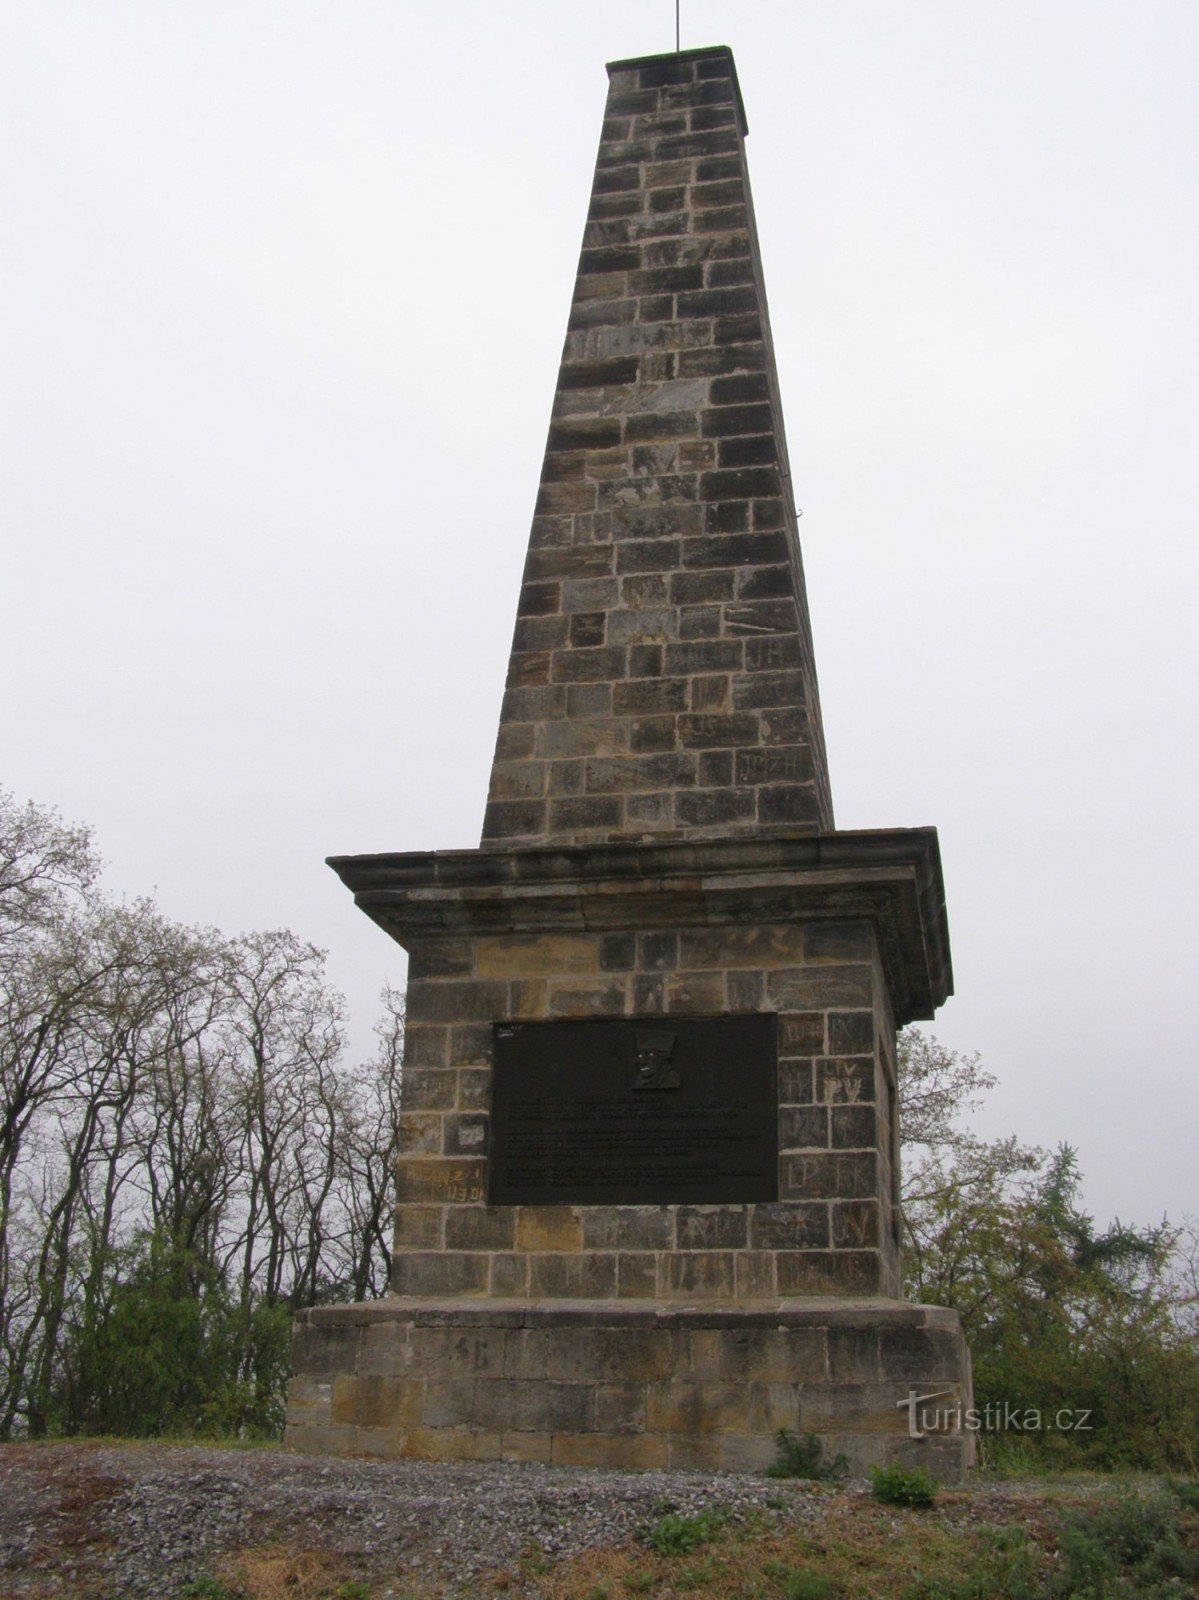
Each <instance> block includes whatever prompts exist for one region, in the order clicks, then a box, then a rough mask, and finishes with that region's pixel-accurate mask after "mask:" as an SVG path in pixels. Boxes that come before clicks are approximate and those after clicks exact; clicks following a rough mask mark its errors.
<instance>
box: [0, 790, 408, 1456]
mask: <svg viewBox="0 0 1199 1600" xmlns="http://www.w3.org/2000/svg"><path fill="white" fill-rule="evenodd" d="M98 867H99V863H98V859H97V856H96V852H95V848H94V845H93V842H92V839H91V836H90V834H89V832H88V830H87V829H85V828H80V827H71V826H68V825H66V824H64V823H63V822H62V821H61V820H60V819H59V817H58V816H57V815H56V814H55V813H54V812H52V811H49V810H47V809H46V808H44V807H40V806H37V805H34V804H32V803H31V804H28V805H26V806H24V807H21V806H18V805H16V804H15V803H14V802H13V801H12V799H11V797H9V796H8V795H6V794H0V1438H8V1437H12V1436H13V1435H14V1434H20V1435H26V1434H27V1435H29V1436H35V1437H36V1436H38V1435H44V1434H46V1433H49V1432H59V1433H68V1434H69V1433H78V1432H111V1433H157V1432H169V1431H204V1432H219V1433H234V1434H248V1435H253V1434H264V1435H270V1434H274V1433H277V1432H278V1430H279V1428H280V1426H281V1419H282V1403H283V1393H284V1387H285V1382H286V1374H287V1364H288V1347H289V1337H290V1324H291V1317H292V1313H293V1312H294V1311H295V1310H296V1309H297V1308H298V1307H301V1306H308V1305H313V1304H315V1303H317V1302H318V1301H323V1300H329V1301H337V1300H361V1299H366V1298H369V1297H371V1296H374V1295H378V1294H381V1293H383V1292H384V1290H385V1287H386V1284H387V1279H388V1273H389V1270H390V1223H391V1218H390V1200H389V1184H390V1172H391V1167H392V1164H393V1161H394V1156H395V1138H396V1135H395V1129H396V1124H397V1113H398V1102H399V1087H400V1064H401V1056H402V1048H403V1026H404V1019H403V1001H402V997H401V996H400V995H399V994H397V993H394V992H391V991H385V993H384V996H383V1015H382V1018H381V1021H380V1023H379V1025H378V1028H377V1048H376V1050H375V1052H374V1054H373V1055H372V1056H371V1057H370V1058H369V1059H368V1060H366V1061H363V1062H352V1061H351V1060H350V1058H349V1054H348V1051H347V1045H346V1035H345V1010H344V1003H343V1001H342V999H341V997H340V995H339V994H338V993H337V992H336V991H335V990H334V989H333V988H332V987H331V985H330V983H329V981H328V979H327V977H326V974H325V958H324V956H323V954H322V952H321V951H319V950H317V949H316V948H314V947H313V946H312V945H310V944H305V943H304V942H303V941H301V940H300V939H298V938H296V937H295V935H294V934H292V933H289V932H286V931H282V930H275V931H270V932H263V933H251V934H245V935H241V936H238V937H233V938H230V937H226V936H224V935H222V934H220V933H218V932H216V931H214V930H212V929H204V928H189V927H183V926H181V925H180V924H178V923H176V922H173V921H171V920H170V919H169V918H168V917H166V916H164V915H163V914H162V912H161V911H160V910H159V909H158V907H157V906H156V905H155V904H154V903H153V902H152V901H149V900H137V901H133V902H131V903H118V902H115V901H113V900H112V899H110V898H108V897H106V896H105V895H104V894H102V893H101V892H100V891H99V889H98V887H97V876H98Z"/></svg>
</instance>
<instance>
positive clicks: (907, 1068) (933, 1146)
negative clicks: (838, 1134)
mask: <svg viewBox="0 0 1199 1600" xmlns="http://www.w3.org/2000/svg"><path fill="white" fill-rule="evenodd" d="M899 1054H900V1064H899V1078H900V1095H899V1100H900V1120H901V1133H902V1139H903V1154H904V1163H903V1167H904V1170H903V1218H904V1229H905V1239H904V1245H905V1249H904V1266H905V1274H906V1292H907V1295H908V1297H909V1298H910V1299H913V1300H923V1301H925V1302H926V1303H928V1304H931V1305H943V1306H952V1307H954V1309H956V1310H957V1311H958V1313H959V1314H960V1316H961V1319H962V1325H963V1328H964V1330H965V1334H966V1338H967V1342H968V1343H969V1345H970V1350H971V1354H972V1357H973V1363H974V1387H975V1401H976V1410H979V1411H981V1412H984V1413H986V1412H987V1411H988V1408H989V1415H990V1418H991V1419H992V1420H995V1421H997V1424H998V1425H997V1426H995V1427H993V1429H992V1431H990V1432H988V1433H984V1434H983V1436H982V1442H983V1447H984V1456H985V1457H986V1458H988V1459H989V1460H990V1462H991V1463H992V1464H993V1465H1011V1466H1014V1467H1017V1468H1019V1467H1022V1466H1037V1465H1041V1464H1048V1465H1054V1464H1057V1465H1062V1466H1068V1465H1069V1466H1079V1465H1086V1466H1094V1467H1097V1468H1104V1469H1111V1468H1140V1469H1145V1470H1167V1471H1174V1472H1182V1473H1186V1474H1189V1475H1191V1476H1199V1235H1197V1231H1196V1226H1195V1223H1194V1221H1193V1220H1192V1221H1191V1222H1189V1223H1188V1224H1185V1225H1181V1226H1172V1225H1171V1224H1170V1223H1169V1222H1168V1221H1167V1220H1165V1219H1163V1221H1162V1222H1161V1223H1159V1224H1158V1225H1157V1226H1154V1227H1146V1228H1138V1227H1132V1226H1129V1225H1127V1224H1125V1223H1121V1222H1120V1221H1118V1220H1117V1221H1115V1222H1113V1223H1112V1224H1110V1225H1109V1226H1108V1227H1105V1228H1099V1227H1097V1226H1096V1223H1095V1220H1094V1218H1093V1217H1091V1216H1090V1215H1088V1214H1087V1212H1085V1211H1084V1210H1083V1209H1082V1208H1081V1204H1080V1188H1081V1176H1080V1173H1079V1167H1078V1158H1077V1154H1076V1152H1075V1151H1074V1150H1073V1149H1072V1148H1071V1147H1070V1146H1069V1145H1062V1146H1061V1147H1059V1148H1058V1149H1057V1150H1055V1151H1045V1150H1041V1149H1038V1148H1035V1147H1033V1146H1028V1145H1024V1144H1022V1143H1021V1142H1020V1140H1019V1139H1018V1138H1016V1137H1015V1136H1009V1137H1008V1138H1005V1139H998V1140H990V1141H988V1140H985V1139H982V1138H980V1137H979V1136H978V1134H977V1133H975V1132H974V1131H973V1129H972V1128H971V1126H970V1119H971V1114H972V1113H973V1112H974V1111H975V1110H976V1109H977V1107H978V1105H979V1103H980V1101H981V1099H982V1097H983V1096H984V1095H985V1093H986V1092H987V1090H989V1089H991V1088H992V1087H994V1084H995V1079H994V1078H993V1077H992V1076H991V1075H990V1074H989V1073H987V1072H984V1071H983V1069H982V1067H981V1065H980V1063H979V1060H978V1058H977V1056H963V1055H961V1054H959V1053H957V1052H954V1051H951V1050H946V1049H943V1048H942V1047H941V1046H940V1045H939V1044H938V1043H937V1042H936V1040H935V1039H930V1038H928V1037H927V1036H925V1035H924V1034H922V1033H920V1032H919V1031H918V1030H916V1029H914V1028H908V1029H905V1030H904V1032H903V1033H902V1034H901V1035H900V1052H899ZM1063 1413H1064V1414H1066V1415H1067V1416H1068V1418H1069V1420H1070V1422H1071V1423H1077V1421H1078V1419H1079V1418H1080V1417H1082V1416H1084V1414H1085V1421H1084V1424H1083V1426H1082V1427H1076V1426H1067V1427H1064V1428H1062V1427H1058V1426H1057V1425H1056V1423H1057V1419H1058V1417H1059V1416H1060V1415H1062V1414H1063Z"/></svg>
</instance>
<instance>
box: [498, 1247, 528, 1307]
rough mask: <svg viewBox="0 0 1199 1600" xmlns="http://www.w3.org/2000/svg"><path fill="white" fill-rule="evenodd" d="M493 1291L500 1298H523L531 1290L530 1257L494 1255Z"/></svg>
mask: <svg viewBox="0 0 1199 1600" xmlns="http://www.w3.org/2000/svg"><path fill="white" fill-rule="evenodd" d="M489 1287H490V1290H491V1293H492V1294H493V1295H496V1296H497V1297H499V1298H500V1299H515V1298H521V1297H523V1296H524V1295H526V1294H527V1293H528V1292H529V1258H528V1256H525V1255H494V1256H492V1258H491V1278H490V1283H489Z"/></svg>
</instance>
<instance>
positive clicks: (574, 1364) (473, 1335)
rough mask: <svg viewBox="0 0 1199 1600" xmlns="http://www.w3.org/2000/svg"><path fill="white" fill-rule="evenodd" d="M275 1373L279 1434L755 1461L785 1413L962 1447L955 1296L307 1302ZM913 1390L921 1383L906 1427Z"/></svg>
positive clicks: (476, 1456) (928, 1452)
mask: <svg viewBox="0 0 1199 1600" xmlns="http://www.w3.org/2000/svg"><path fill="white" fill-rule="evenodd" d="M293 1373H294V1376H293V1378H292V1382H291V1390H290V1395H289V1404H288V1413H287V1435H286V1443H287V1445H288V1446H289V1447H291V1448H292V1449H296V1450H310V1451H320V1452H326V1453H330V1454H339V1455H340V1454H371V1455H380V1456H411V1457H421V1458H425V1459H433V1460H475V1461H479V1460H485V1461H486V1460H490V1461H538V1462H549V1463H554V1464H562V1465H572V1466H589V1467H624V1468H628V1467H663V1466H670V1467H681V1468H695V1469H712V1468H726V1469H733V1470H741V1471H758V1470H761V1469H762V1468H764V1467H766V1466H767V1465H768V1464H769V1463H770V1462H771V1461H772V1460H773V1459H774V1457H775V1441H774V1435H775V1432H776V1430H777V1429H779V1428H789V1429H791V1430H792V1431H793V1432H799V1433H815V1434H818V1435H820V1436H821V1438H822V1439H823V1440H824V1441H825V1446H826V1453H827V1454H828V1455H829V1456H830V1457H831V1456H834V1455H836V1454H837V1453H838V1452H844V1454H845V1455H846V1457H847V1458H848V1460H849V1463H850V1466H851V1468H852V1469H853V1470H854V1471H855V1472H862V1471H864V1470H865V1469H867V1468H868V1467H870V1466H873V1465H876V1464H879V1463H882V1462H885V1461H890V1460H895V1459H899V1460H902V1461H904V1462H906V1463H908V1464H910V1465H915V1464H917V1463H918V1464H921V1465H923V1466H925V1467H927V1468H928V1470H929V1471H930V1472H931V1473H932V1474H933V1475H934V1477H937V1478H939V1479H940V1480H942V1481H954V1480H956V1479H958V1478H960V1477H961V1476H962V1475H963V1473H964V1472H965V1471H966V1470H967V1468H968V1467H970V1466H971V1465H972V1464H973V1454H974V1435H973V1433H971V1432H969V1431H963V1429H962V1426H961V1413H962V1412H963V1411H964V1410H965V1409H967V1408H968V1407H970V1406H971V1404H972V1403H973V1400H972V1390H971V1381H970V1357H969V1353H968V1351H967V1349H966V1345H965V1341H964V1340H963V1338H962V1333H961V1328H960V1326H959V1323H958V1318H957V1314H956V1312H953V1311H948V1310H944V1309H942V1308H940V1307H937V1306H921V1305H909V1304H906V1303H904V1302H902V1301H895V1300H833V1299H821V1300H816V1299H812V1300H802V1301H801V1300H787V1301H776V1302H771V1303H762V1304H739V1305H736V1306H711V1305H709V1306H700V1305H674V1304H654V1305H648V1306H647V1305H645V1304H644V1303H642V1304H640V1305H638V1306H636V1307H632V1306H629V1305H628V1304H627V1303H626V1304H621V1303H618V1302H611V1301H598V1302H597V1301H588V1302H586V1303H583V1302H563V1301H553V1302H550V1301H541V1302H534V1303H528V1302H517V1301H502V1300H489V1301H487V1302H485V1303H483V1302H479V1301H473V1302H472V1301H465V1300H453V1301H450V1300H446V1301H440V1302H432V1301H429V1300H419V1301H418V1300H403V1299H389V1300H376V1301H370V1302H366V1303H363V1304H359V1305H348V1306H318V1307H315V1308H313V1309H311V1310H308V1311H305V1312H302V1313H301V1314H300V1315H299V1317H298V1318H297V1320H296V1327H295V1334H294V1339H293ZM913 1394H914V1395H919V1396H929V1395H935V1398H933V1399H926V1400H925V1401H924V1404H923V1407H921V1408H919V1414H918V1417H917V1422H916V1431H917V1432H919V1433H922V1434H923V1437H913V1436H912V1431H913V1430H912V1428H911V1427H910V1426H909V1422H910V1414H911V1407H910V1405H909V1404H908V1401H909V1396H911V1395H913ZM934 1413H939V1415H936V1416H934Z"/></svg>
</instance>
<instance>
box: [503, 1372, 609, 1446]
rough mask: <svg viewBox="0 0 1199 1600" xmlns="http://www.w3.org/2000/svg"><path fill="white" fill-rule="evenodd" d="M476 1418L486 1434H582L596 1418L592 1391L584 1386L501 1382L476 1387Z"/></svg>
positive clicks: (514, 1379)
mask: <svg viewBox="0 0 1199 1600" xmlns="http://www.w3.org/2000/svg"><path fill="white" fill-rule="evenodd" d="M475 1416H476V1419H477V1422H478V1425H479V1426H480V1427H481V1428H485V1429H487V1430H489V1431H501V1432H505V1433H506V1432H508V1431H510V1430H511V1431H516V1432H522V1433H560V1432H561V1433H584V1432H587V1431H588V1430H589V1429H590V1428H591V1426H592V1423H593V1421H594V1417H595V1394H594V1389H593V1387H592V1386H591V1385H590V1384H587V1383H556V1382H553V1381H551V1380H549V1379H542V1380H539V1381H537V1382H532V1383H530V1382H525V1381H523V1380H521V1379H517V1378H500V1379H497V1380H495V1381H494V1382H490V1383H485V1384H484V1383H481V1384H478V1385H476V1388H475Z"/></svg>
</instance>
